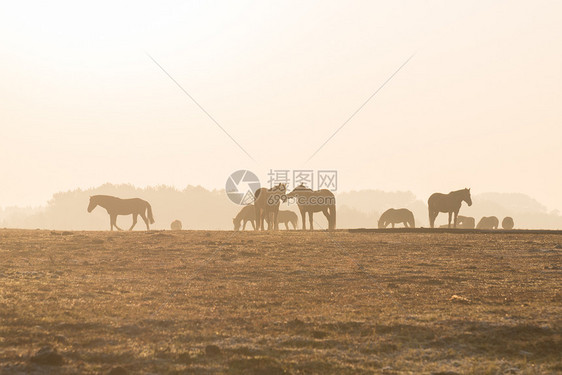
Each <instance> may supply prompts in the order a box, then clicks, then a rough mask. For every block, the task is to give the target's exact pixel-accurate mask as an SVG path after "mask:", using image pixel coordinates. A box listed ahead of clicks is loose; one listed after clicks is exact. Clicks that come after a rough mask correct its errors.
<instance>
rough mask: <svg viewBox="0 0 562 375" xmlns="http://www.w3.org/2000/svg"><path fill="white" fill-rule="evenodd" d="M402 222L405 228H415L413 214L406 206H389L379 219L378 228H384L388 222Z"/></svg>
mask: <svg viewBox="0 0 562 375" xmlns="http://www.w3.org/2000/svg"><path fill="white" fill-rule="evenodd" d="M396 223H403V224H404V227H405V228H415V227H416V223H415V221H414V214H413V213H412V211H410V210H408V209H406V208H399V209H394V208H389V209H388V210H386V211H385V212H384V213H383V214H382V215H381V217H380V219H379V228H386V227H387V226H388V224H392V228H394V224H396Z"/></svg>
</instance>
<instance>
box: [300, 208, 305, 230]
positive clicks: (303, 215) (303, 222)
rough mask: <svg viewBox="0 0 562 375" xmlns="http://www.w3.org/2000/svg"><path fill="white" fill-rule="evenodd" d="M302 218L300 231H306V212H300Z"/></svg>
mask: <svg viewBox="0 0 562 375" xmlns="http://www.w3.org/2000/svg"><path fill="white" fill-rule="evenodd" d="M300 211H301V216H302V230H306V211H305V210H300Z"/></svg>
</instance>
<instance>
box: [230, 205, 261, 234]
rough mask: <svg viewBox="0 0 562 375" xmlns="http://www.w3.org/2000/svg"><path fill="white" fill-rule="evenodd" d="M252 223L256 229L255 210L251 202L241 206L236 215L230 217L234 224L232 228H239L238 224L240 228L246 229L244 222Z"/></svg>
mask: <svg viewBox="0 0 562 375" xmlns="http://www.w3.org/2000/svg"><path fill="white" fill-rule="evenodd" d="M248 221H249V222H250V223H252V227H253V228H254V229H256V211H255V208H254V205H253V204H250V205H247V206H244V207H242V209H241V210H240V212H238V215H236V217H235V218H234V219H232V224H234V230H240V224H242V223H243V225H242V230H246V224H247V223H248Z"/></svg>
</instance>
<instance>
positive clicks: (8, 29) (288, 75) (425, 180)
mask: <svg viewBox="0 0 562 375" xmlns="http://www.w3.org/2000/svg"><path fill="white" fill-rule="evenodd" d="M560 14H562V3H560V2H556V1H534V2H530V1H481V2H461V1H458V2H455V1H424V2H420V1H399V2H375V1H345V2H344V1H305V2H302V1H293V2H290V1H283V2H274V1H260V2H258V1H239V2H234V1H212V2H189V3H184V2H180V1H176V2H118V3H114V2H109V1H101V2H96V3H89V4H87V5H84V4H78V3H77V2H71V1H68V2H57V1H55V2H49V3H42V2H12V3H6V2H4V3H2V5H0V43H1V46H2V48H1V49H0V80H1V82H2V85H1V86H0V101H1V103H2V104H1V105H0V113H1V116H2V121H1V129H2V131H1V136H0V157H1V159H2V161H3V163H2V165H1V167H0V168H1V169H0V170H1V171H2V173H1V175H2V177H3V182H2V183H1V184H0V206H7V205H40V204H45V203H46V201H47V200H48V199H49V197H50V196H51V195H52V194H53V193H55V192H57V191H61V190H69V189H74V188H77V187H82V188H88V187H92V186H97V185H100V184H103V183H105V182H111V183H133V184H135V185H139V186H146V185H159V184H168V185H173V186H176V187H179V188H183V187H184V186H186V185H188V184H192V185H198V184H200V185H202V186H205V187H207V188H223V187H224V183H225V181H226V178H227V176H228V175H229V174H230V172H232V171H234V170H237V169H242V168H247V169H250V170H253V171H254V172H256V173H257V174H259V175H260V177H262V178H263V179H265V178H266V173H267V171H268V170H269V169H270V168H271V169H305V168H309V169H337V170H338V173H339V190H340V191H349V190H354V189H366V188H373V189H383V190H411V191H413V192H414V193H415V194H416V195H417V196H418V197H419V198H420V199H423V200H426V199H427V196H428V195H429V194H430V193H431V192H434V191H443V192H448V191H450V190H456V189H460V188H464V187H471V188H472V190H473V193H476V194H477V193H479V192H488V191H498V192H522V193H526V194H529V195H531V196H532V197H534V198H536V199H538V200H539V201H540V202H542V203H544V204H546V205H547V206H548V207H549V209H559V210H561V211H562V175H561V173H560V162H561V161H562V151H561V148H560V143H561V139H562V127H561V125H562V124H561V120H562V106H561V103H562V43H561V40H562V24H561V23H560V19H559V18H560ZM146 52H148V53H150V54H151V55H152V56H153V57H154V58H155V59H156V60H158V62H159V63H160V64H161V65H162V66H164V67H165V69H166V70H167V71H168V72H169V73H170V74H171V75H172V76H173V77H174V78H175V79H176V80H177V81H178V82H179V83H180V84H181V85H182V86H183V87H184V88H185V89H186V90H187V91H188V92H189V93H190V94H191V95H193V97H195V98H196V99H197V101H198V102H199V103H200V104H201V105H202V106H203V107H204V108H205V109H206V110H207V111H208V112H209V113H210V114H211V115H212V116H213V117H214V118H215V119H216V120H217V121H218V122H219V123H220V124H221V125H222V126H223V127H224V128H225V129H226V130H227V131H228V132H229V133H230V134H231V135H232V137H234V138H235V139H236V140H237V141H238V142H239V143H240V144H241V145H242V146H243V147H244V148H245V149H246V150H247V151H248V152H249V153H250V154H251V155H252V156H253V157H254V159H255V160H256V161H255V162H254V161H252V160H250V159H249V158H248V157H247V156H246V155H245V154H244V153H243V152H242V151H240V150H239V149H238V148H237V146H236V145H235V144H234V143H233V142H232V141H231V140H230V139H229V138H228V137H227V136H226V135H225V134H223V133H222V132H221V131H220V130H219V129H218V128H217V127H216V125H215V124H213V123H212V122H211V121H210V120H209V118H208V117H207V116H206V115H205V114H204V113H202V111H201V110H200V109H199V108H198V107H197V106H196V105H195V104H194V103H193V102H191V101H190V99H189V98H187V97H186V96H185V95H184V94H183V93H182V92H181V91H180V90H179V89H178V88H177V87H176V86H175V85H174V84H173V82H171V81H170V79H169V78H168V77H166V76H165V75H164V74H163V73H162V71H160V70H159V68H158V67H157V66H156V65H155V64H154V63H153V62H152V61H151V60H150V59H149V58H148V57H147V55H146ZM413 53H415V56H414V57H413V58H412V60H411V61H410V62H409V63H408V64H407V65H406V66H405V67H404V68H403V69H402V70H401V71H400V72H399V73H398V74H397V75H396V76H395V77H394V78H393V79H392V80H391V81H390V82H389V83H388V84H387V86H385V87H384V88H383V89H382V90H381V91H380V92H379V93H378V94H377V95H376V96H375V97H374V98H373V99H372V101H370V102H369V103H368V104H367V105H366V106H365V107H364V108H363V109H362V110H361V111H360V112H359V113H358V114H357V115H356V116H355V117H354V118H353V119H352V120H351V121H350V122H349V123H348V124H347V125H346V126H345V127H344V128H343V129H342V130H341V131H340V132H339V133H338V134H337V135H336V136H335V137H334V138H333V139H332V140H331V141H330V142H329V143H328V144H327V145H326V146H325V147H324V148H323V149H322V150H321V151H320V152H319V153H318V154H317V155H316V156H315V157H314V158H313V159H312V160H311V161H310V162H308V163H305V161H306V160H307V159H308V157H309V156H310V155H311V154H312V153H313V152H314V151H315V150H316V148H318V147H319V146H320V145H321V144H322V143H323V142H324V141H325V140H326V139H327V138H328V137H329V136H330V135H331V134H332V133H333V132H334V131H335V130H336V129H337V128H338V127H339V126H340V125H341V124H342V123H343V122H344V121H345V120H346V119H347V118H348V117H349V116H350V115H351V114H352V113H353V112H354V111H355V110H356V109H357V108H358V107H359V106H360V105H361V104H362V103H363V102H364V101H365V100H366V99H367V98H368V97H369V96H370V95H371V94H372V93H373V92H374V91H375V90H376V89H377V88H378V87H379V86H380V85H381V84H382V83H383V82H384V81H385V80H386V79H387V78H388V77H389V76H390V75H391V74H392V73H393V72H394V71H395V70H396V69H397V68H398V67H399V66H400V65H401V64H402V63H403V62H404V61H405V60H406V59H407V58H408V57H409V56H410V55H412V54H413Z"/></svg>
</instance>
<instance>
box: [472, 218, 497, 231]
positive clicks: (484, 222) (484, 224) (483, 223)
mask: <svg viewBox="0 0 562 375" xmlns="http://www.w3.org/2000/svg"><path fill="white" fill-rule="evenodd" d="M499 225H500V221H499V220H498V218H497V217H495V216H488V217H486V216H484V217H482V219H480V221H479V222H478V225H477V226H476V229H498V226H499Z"/></svg>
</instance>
